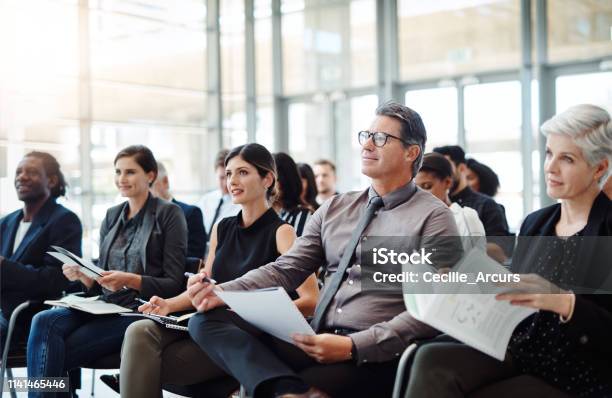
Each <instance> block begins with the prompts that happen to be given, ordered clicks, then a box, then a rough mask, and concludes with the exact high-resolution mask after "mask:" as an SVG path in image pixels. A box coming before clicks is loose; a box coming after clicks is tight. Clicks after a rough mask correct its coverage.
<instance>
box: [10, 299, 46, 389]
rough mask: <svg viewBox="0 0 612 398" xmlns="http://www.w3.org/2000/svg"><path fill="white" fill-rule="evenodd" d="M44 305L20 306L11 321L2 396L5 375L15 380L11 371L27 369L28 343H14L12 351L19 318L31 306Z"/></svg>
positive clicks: (30, 302) (29, 303)
mask: <svg viewBox="0 0 612 398" xmlns="http://www.w3.org/2000/svg"><path fill="white" fill-rule="evenodd" d="M37 304H42V303H41V302H40V301H36V300H29V301H25V302H23V303H21V304H19V305H18V306H17V307H16V308H15V310H13V313H12V314H11V317H10V319H9V326H8V330H7V333H6V339H5V341H4V347H3V350H2V363H1V366H0V372H1V373H0V396H2V394H4V375H5V374H6V375H7V376H8V379H9V380H10V379H12V378H13V373H12V371H11V369H13V368H25V367H26V366H27V355H26V348H27V341H23V340H20V341H17V342H15V343H14V347H13V349H12V350H11V345H12V344H11V343H12V338H13V332H14V331H15V325H16V324H17V317H19V315H20V314H21V313H22V312H23V311H25V310H26V309H28V308H30V307H31V306H34V305H37ZM11 397H12V398H16V397H17V394H16V393H15V391H11Z"/></svg>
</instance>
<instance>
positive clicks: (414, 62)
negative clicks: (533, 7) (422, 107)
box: [398, 0, 520, 80]
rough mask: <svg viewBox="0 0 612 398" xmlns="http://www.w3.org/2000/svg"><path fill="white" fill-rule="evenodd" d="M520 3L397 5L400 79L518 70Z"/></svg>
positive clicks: (462, 0) (459, 0) (405, 0)
mask: <svg viewBox="0 0 612 398" xmlns="http://www.w3.org/2000/svg"><path fill="white" fill-rule="evenodd" d="M519 3H520V2H519V1H518V0H478V1H473V0H455V1H421V0H399V1H398V9H399V10H398V14H399V50H400V75H401V77H402V79H404V80H414V79H423V78H432V77H434V78H435V77H439V76H448V75H456V74H465V73H477V72H480V71H483V70H499V69H512V68H518V66H519V62H520V20H519V17H520V5H519Z"/></svg>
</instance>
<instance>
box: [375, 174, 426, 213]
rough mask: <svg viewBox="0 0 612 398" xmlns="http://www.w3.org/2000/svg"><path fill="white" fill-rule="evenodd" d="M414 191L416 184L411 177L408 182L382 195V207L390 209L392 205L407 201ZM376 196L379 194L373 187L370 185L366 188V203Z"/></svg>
mask: <svg viewBox="0 0 612 398" xmlns="http://www.w3.org/2000/svg"><path fill="white" fill-rule="evenodd" d="M416 191H417V188H416V184H415V183H414V179H412V180H410V182H409V183H408V184H406V185H404V186H402V187H400V188H398V189H396V190H395V191H393V192H389V193H388V194H386V195H384V196H383V197H382V200H383V204H384V206H383V207H384V209H385V210H391V209H393V208H394V207H396V206H398V205H400V204H402V203H404V202H407V201H408V200H409V199H410V198H411V197H412V195H414V193H415V192H416ZM376 196H380V195H378V193H377V192H376V191H375V190H374V188H373V187H372V186H370V188H369V189H368V203H370V200H372V198H374V197H376Z"/></svg>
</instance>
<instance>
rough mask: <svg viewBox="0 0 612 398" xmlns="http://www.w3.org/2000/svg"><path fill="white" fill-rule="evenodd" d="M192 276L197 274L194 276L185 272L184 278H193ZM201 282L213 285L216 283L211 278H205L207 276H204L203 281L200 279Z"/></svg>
mask: <svg viewBox="0 0 612 398" xmlns="http://www.w3.org/2000/svg"><path fill="white" fill-rule="evenodd" d="M194 275H197V274H194V273H191V272H185V276H186V277H187V278H191V277H192V276H194ZM202 282H208V283H214V284H215V285H216V284H217V281H216V280H214V279H212V278H209V277H207V276H205V277H204V279H202Z"/></svg>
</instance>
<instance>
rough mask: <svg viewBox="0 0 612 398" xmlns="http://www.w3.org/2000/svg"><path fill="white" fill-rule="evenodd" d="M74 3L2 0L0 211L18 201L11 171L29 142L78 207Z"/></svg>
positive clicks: (70, 204)
mask: <svg viewBox="0 0 612 398" xmlns="http://www.w3.org/2000/svg"><path fill="white" fill-rule="evenodd" d="M77 33H78V8H77V6H76V4H75V3H70V2H58V1H51V0H36V1H33V0H31V1H28V0H26V1H6V0H0V60H1V61H0V217H1V216H2V215H4V214H6V213H8V212H10V211H13V210H15V209H17V208H19V207H21V206H22V203H20V202H19V201H18V200H17V197H16V193H15V189H14V184H13V180H14V172H15V167H16V166H17V163H18V162H19V161H20V160H21V158H22V157H23V155H24V154H25V153H27V152H29V151H32V150H44V151H47V152H50V153H52V154H53V155H54V156H56V157H57V158H58V159H59V161H60V162H61V165H62V169H63V171H64V173H65V175H66V177H67V179H68V182H69V183H70V184H71V186H72V187H74V188H77V189H72V190H71V191H70V195H69V196H68V198H67V199H66V200H63V203H64V204H65V205H67V206H68V207H70V208H72V209H73V210H75V211H77V213H78V214H80V191H79V190H78V187H79V186H80V177H81V175H80V165H79V162H80V157H79V150H78V149H79V143H80V135H79V124H78V121H77V118H78V117H79V105H78V104H79V101H78V74H79V57H78V55H79V54H78V46H79V43H78V34H77Z"/></svg>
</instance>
